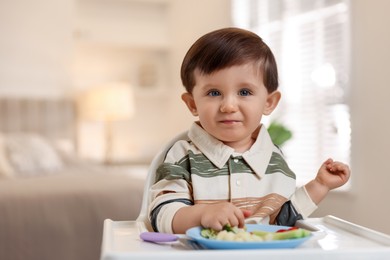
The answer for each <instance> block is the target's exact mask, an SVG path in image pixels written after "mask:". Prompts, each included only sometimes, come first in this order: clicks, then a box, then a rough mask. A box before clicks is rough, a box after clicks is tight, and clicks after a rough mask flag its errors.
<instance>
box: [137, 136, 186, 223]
mask: <svg viewBox="0 0 390 260" xmlns="http://www.w3.org/2000/svg"><path fill="white" fill-rule="evenodd" d="M179 140H189V139H188V131H185V132H182V133H181V134H179V135H177V136H176V137H174V138H173V139H172V140H171V141H169V142H168V143H167V144H166V145H165V146H164V147H163V148H162V149H161V150H160V151H159V152H158V153H157V154H156V156H155V157H154V158H153V160H152V162H151V164H150V166H149V169H148V175H147V177H146V182H145V186H144V194H143V198H142V205H141V211H140V213H139V215H138V217H137V220H136V221H137V223H138V224H139V225H140V229H141V230H144V231H146V230H147V231H153V229H152V226H151V224H150V220H149V214H148V211H149V205H150V203H151V202H152V198H151V197H150V196H149V188H150V187H151V186H152V185H153V184H154V182H155V174H156V170H157V168H158V166H160V164H161V163H163V162H164V159H165V156H166V154H167V152H168V150H169V149H170V148H171V147H172V146H173V145H174V144H175V143H176V142H177V141H179Z"/></svg>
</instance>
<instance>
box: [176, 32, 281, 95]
mask: <svg viewBox="0 0 390 260" xmlns="http://www.w3.org/2000/svg"><path fill="white" fill-rule="evenodd" d="M248 62H254V63H255V64H259V69H260V72H262V74H263V81H264V82H263V83H264V85H265V87H266V88H267V90H268V92H269V93H271V92H273V91H275V90H276V89H277V88H278V70H277V66H276V61H275V57H274V55H273V54H272V51H271V50H270V48H269V47H268V46H267V44H265V43H264V42H263V40H262V39H261V38H260V37H259V36H258V35H257V34H255V33H253V32H250V31H247V30H244V29H239V28H224V29H219V30H216V31H212V32H210V33H208V34H205V35H204V36H202V37H200V38H199V39H198V40H197V41H196V42H195V43H194V44H193V45H192V46H191V48H190V49H189V50H188V52H187V54H186V56H185V57H184V60H183V63H182V65H181V80H182V83H183V86H184V87H185V88H186V90H187V92H189V93H192V90H193V88H194V86H195V78H194V71H195V70H196V69H198V70H199V71H200V73H202V74H206V75H209V74H211V73H213V72H215V71H218V70H221V69H225V68H229V67H231V66H235V65H242V64H245V63H248Z"/></svg>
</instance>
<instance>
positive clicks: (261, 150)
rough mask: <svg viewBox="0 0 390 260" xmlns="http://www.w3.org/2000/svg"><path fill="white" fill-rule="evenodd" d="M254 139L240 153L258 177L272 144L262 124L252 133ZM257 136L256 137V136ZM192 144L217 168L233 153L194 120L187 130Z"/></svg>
mask: <svg viewBox="0 0 390 260" xmlns="http://www.w3.org/2000/svg"><path fill="white" fill-rule="evenodd" d="M253 134H254V135H255V138H256V141H255V143H254V144H253V145H252V147H251V148H250V149H249V150H248V151H246V152H244V153H243V154H242V157H243V159H244V160H245V161H246V163H247V164H248V165H249V166H250V167H251V168H252V170H253V171H254V172H255V173H256V175H258V176H259V177H263V176H264V173H265V170H266V169H267V167H268V163H269V161H270V159H271V155H272V152H273V147H274V144H273V143H272V141H271V137H270V136H269V134H268V131H267V129H266V128H265V127H264V126H263V125H259V127H258V128H257V129H256V131H255V132H254V133H253ZM256 136H257V137H256ZM188 137H189V138H190V139H191V141H192V142H193V143H194V145H195V146H196V147H197V148H198V149H199V150H200V151H201V152H202V153H203V154H204V155H205V156H206V157H207V158H208V159H209V160H210V161H211V162H212V163H213V164H214V165H215V166H217V167H218V168H222V167H223V166H224V165H225V164H226V163H227V161H228V160H229V158H230V157H231V156H232V155H233V153H234V149H233V148H231V147H229V146H227V145H225V144H224V143H222V142H221V141H219V140H218V139H216V138H215V137H213V136H212V135H210V134H208V133H207V132H206V131H205V130H204V129H203V128H202V127H201V126H200V125H199V124H198V123H196V122H194V123H193V124H192V126H191V128H190V130H189V132H188Z"/></svg>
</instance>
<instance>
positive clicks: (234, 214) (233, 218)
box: [200, 202, 251, 230]
mask: <svg viewBox="0 0 390 260" xmlns="http://www.w3.org/2000/svg"><path fill="white" fill-rule="evenodd" d="M250 215H251V213H250V212H249V211H247V210H240V209H239V208H237V207H236V206H234V205H233V204H232V203H229V202H221V203H215V204H209V205H207V207H205V208H204V209H203V212H202V217H201V220H200V222H201V225H202V226H203V227H207V228H212V229H215V230H222V228H223V226H225V225H226V224H229V225H230V226H232V227H234V226H238V227H239V228H243V227H244V224H245V218H246V217H249V216H250Z"/></svg>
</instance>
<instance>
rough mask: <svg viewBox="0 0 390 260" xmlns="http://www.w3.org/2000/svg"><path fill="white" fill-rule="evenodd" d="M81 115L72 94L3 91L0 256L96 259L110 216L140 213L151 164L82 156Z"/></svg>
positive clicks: (133, 216)
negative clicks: (110, 163)
mask: <svg viewBox="0 0 390 260" xmlns="http://www.w3.org/2000/svg"><path fill="white" fill-rule="evenodd" d="M76 115H77V113H76V108H75V104H74V102H73V101H72V100H70V99H27V98H26V99H21V98H1V97H0V259H12V260H18V259H29V260H34V259H37V260H38V259H39V260H45V259H56V260H61V259H72V260H77V259H83V260H88V259H91V260H92V259H94V260H96V259H99V256H100V248H101V239H102V232H103V222H104V220H105V219H107V218H109V219H112V220H116V221H120V220H134V219H136V217H137V216H138V214H139V210H140V206H141V202H142V194H143V186H144V177H146V176H145V174H146V168H147V166H145V167H144V168H143V167H134V172H132V170H131V168H130V170H127V171H126V172H123V171H117V170H116V169H115V167H107V166H104V165H99V164H96V163H90V162H86V161H83V160H81V159H79V158H78V157H77V156H75V152H74V151H75V147H76V145H75V144H76V143H77V142H76V141H75V140H76V134H75V133H76V127H75V126H76V124H75V122H76V120H75V119H76ZM144 171H145V174H144Z"/></svg>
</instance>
